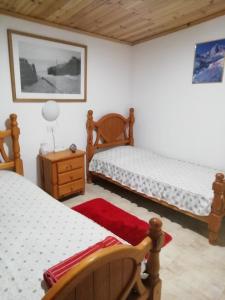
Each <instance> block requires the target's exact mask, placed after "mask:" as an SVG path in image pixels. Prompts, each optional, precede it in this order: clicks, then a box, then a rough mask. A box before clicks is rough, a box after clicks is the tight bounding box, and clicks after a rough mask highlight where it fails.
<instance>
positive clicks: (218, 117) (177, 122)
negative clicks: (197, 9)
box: [132, 17, 225, 169]
mask: <svg viewBox="0 0 225 300" xmlns="http://www.w3.org/2000/svg"><path fill="white" fill-rule="evenodd" d="M223 38H225V17H220V18H217V19H214V20H212V21H209V22H206V23H202V24H200V25H198V26H195V27H191V28H189V29H185V30H181V31H178V32H176V33H174V34H170V35H167V36H165V37H162V38H158V39H155V40H152V41H149V42H147V43H143V44H139V45H136V46H135V47H133V48H132V64H133V66H132V67H133V69H132V74H133V77H132V87H133V90H132V95H133V96H132V101H133V106H134V107H135V109H136V123H135V141H136V145H139V146H142V147H146V148H152V149H153V150H155V151H158V152H160V153H162V154H165V155H167V156H170V157H175V158H179V159H185V160H188V161H193V162H196V163H200V164H203V165H208V166H211V167H215V168H219V169H221V168H222V169H225V138H224V133H225V117H224V116H225V79H224V80H223V82H222V83H209V84H192V72H193V63H194V54H195V44H196V43H199V42H204V41H211V40H215V39H223Z"/></svg>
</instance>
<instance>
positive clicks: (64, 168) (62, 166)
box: [57, 157, 84, 173]
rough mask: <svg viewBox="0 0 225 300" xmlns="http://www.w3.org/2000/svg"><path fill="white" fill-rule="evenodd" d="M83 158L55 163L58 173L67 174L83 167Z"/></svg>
mask: <svg viewBox="0 0 225 300" xmlns="http://www.w3.org/2000/svg"><path fill="white" fill-rule="evenodd" d="M83 161H84V160H83V157H77V158H74V159H68V160H66V161H61V162H58V163H57V168H58V173H63V172H68V171H71V170H73V169H78V168H81V167H82V166H83Z"/></svg>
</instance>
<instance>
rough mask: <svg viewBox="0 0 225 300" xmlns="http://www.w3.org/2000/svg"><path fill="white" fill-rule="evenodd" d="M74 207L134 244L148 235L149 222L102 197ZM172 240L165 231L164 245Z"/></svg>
mask: <svg viewBox="0 0 225 300" xmlns="http://www.w3.org/2000/svg"><path fill="white" fill-rule="evenodd" d="M72 209H73V210H75V211H77V212H79V213H81V214H83V215H84V216H86V217H88V218H89V219H92V220H93V221H95V222H96V223H98V224H99V225H101V226H102V227H105V228H106V229H108V230H110V231H111V232H113V233H114V234H116V235H117V236H119V237H120V238H122V239H123V240H125V241H127V242H128V243H130V244H131V245H133V246H135V245H137V244H139V243H140V242H141V241H142V240H143V239H144V238H145V237H146V235H147V231H148V229H149V224H148V223H147V222H145V221H143V220H141V219H139V218H137V217H136V216H134V215H132V214H130V213H128V212H126V211H124V210H122V209H120V208H119V207H117V206H115V205H113V204H111V203H109V202H108V201H106V200H104V199H101V198H97V199H93V200H90V201H87V202H84V203H82V204H80V205H76V206H74V207H73V208H72ZM171 240H172V237H171V235H169V234H168V233H165V240H164V246H165V245H166V244H168V243H169V242H170V241H171Z"/></svg>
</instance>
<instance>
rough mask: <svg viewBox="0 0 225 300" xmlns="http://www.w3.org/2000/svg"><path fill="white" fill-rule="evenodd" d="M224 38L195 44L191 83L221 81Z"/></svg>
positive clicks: (224, 53)
mask: <svg viewBox="0 0 225 300" xmlns="http://www.w3.org/2000/svg"><path fill="white" fill-rule="evenodd" d="M224 57H225V39H223V40H216V41H212V42H206V43H201V44H197V45H196V50H195V61H194V70H193V78H192V83H207V82H221V81H222V78H223V67H224Z"/></svg>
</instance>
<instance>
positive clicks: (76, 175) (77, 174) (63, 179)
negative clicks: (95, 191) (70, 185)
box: [58, 168, 84, 184]
mask: <svg viewBox="0 0 225 300" xmlns="http://www.w3.org/2000/svg"><path fill="white" fill-rule="evenodd" d="M83 175H84V171H83V168H80V169H75V170H73V171H71V172H66V173H61V174H58V184H64V183H67V182H71V181H74V180H77V179H81V178H83Z"/></svg>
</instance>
